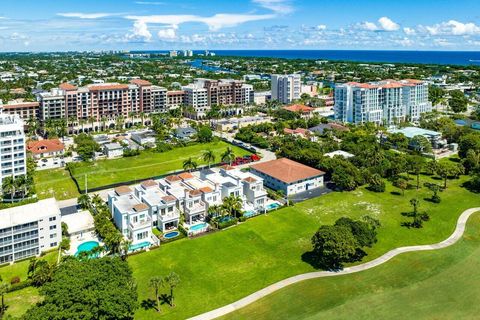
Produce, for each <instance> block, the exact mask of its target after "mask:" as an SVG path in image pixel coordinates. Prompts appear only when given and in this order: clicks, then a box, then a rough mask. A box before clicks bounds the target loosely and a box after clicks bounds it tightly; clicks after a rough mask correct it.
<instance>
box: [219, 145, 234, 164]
mask: <svg viewBox="0 0 480 320" xmlns="http://www.w3.org/2000/svg"><path fill="white" fill-rule="evenodd" d="M221 159H222V162H225V163H228V164H229V165H231V164H232V162H233V161H234V160H235V153H234V152H233V150H232V148H230V147H227V150H226V151H225V152H224V153H222V156H221Z"/></svg>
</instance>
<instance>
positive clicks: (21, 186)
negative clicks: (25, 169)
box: [14, 175, 28, 200]
mask: <svg viewBox="0 0 480 320" xmlns="http://www.w3.org/2000/svg"><path fill="white" fill-rule="evenodd" d="M14 185H15V190H18V191H21V192H22V200H23V199H24V198H25V194H26V193H27V190H28V182H27V177H26V176H25V175H21V176H18V177H17V178H16V179H15V180H14Z"/></svg>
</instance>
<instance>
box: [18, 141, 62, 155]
mask: <svg viewBox="0 0 480 320" xmlns="http://www.w3.org/2000/svg"><path fill="white" fill-rule="evenodd" d="M27 151H29V152H31V153H32V155H33V157H34V158H45V157H57V156H61V155H63V153H64V151H65V145H64V144H63V143H62V142H61V141H60V140H58V139H45V140H38V141H29V142H28V143H27Z"/></svg>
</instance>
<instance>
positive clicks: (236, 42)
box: [0, 0, 480, 51]
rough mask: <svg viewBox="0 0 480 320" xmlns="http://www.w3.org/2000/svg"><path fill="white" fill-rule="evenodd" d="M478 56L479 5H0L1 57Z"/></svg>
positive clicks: (151, 1)
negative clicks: (273, 52) (143, 53)
mask: <svg viewBox="0 0 480 320" xmlns="http://www.w3.org/2000/svg"><path fill="white" fill-rule="evenodd" d="M170 49H178V50H181V49H192V50H203V49H209V50H215V49H217V50H219V49H223V50H234V49H330V50H338V49H345V50H473V51H479V50H480V1H479V0H456V1H453V0H416V1H413V0H402V1H384V0H362V1H358V0H356V1H353V0H330V1H320V0H223V1H222V0H203V1H194V0H175V1H171V0H15V1H13V0H1V1H0V51H85V50H170Z"/></svg>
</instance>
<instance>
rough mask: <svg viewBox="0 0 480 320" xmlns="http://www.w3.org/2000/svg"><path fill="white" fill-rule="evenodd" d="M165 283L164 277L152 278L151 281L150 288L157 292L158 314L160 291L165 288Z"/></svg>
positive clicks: (158, 309) (158, 310)
mask: <svg viewBox="0 0 480 320" xmlns="http://www.w3.org/2000/svg"><path fill="white" fill-rule="evenodd" d="M164 281H165V280H164V279H163V278H162V277H152V278H150V281H149V285H150V288H152V289H153V291H154V292H155V301H156V303H157V312H160V295H159V291H160V288H161V287H162V286H163V284H164Z"/></svg>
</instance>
